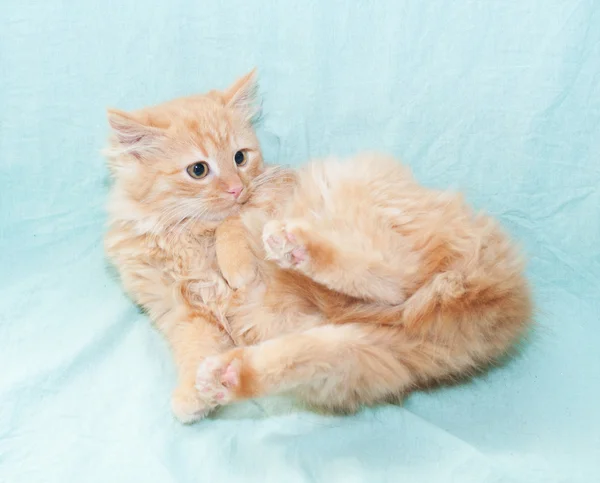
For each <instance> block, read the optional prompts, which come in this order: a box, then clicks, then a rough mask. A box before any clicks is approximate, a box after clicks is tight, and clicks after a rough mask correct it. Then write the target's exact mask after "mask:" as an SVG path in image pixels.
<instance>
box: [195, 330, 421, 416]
mask: <svg viewBox="0 0 600 483" xmlns="http://www.w3.org/2000/svg"><path fill="white" fill-rule="evenodd" d="M417 344H418V343H417V342H411V341H408V340H405V339H404V338H403V336H402V334H401V333H400V332H399V331H398V330H397V329H391V328H389V327H374V326H365V325H361V324H345V325H326V326H322V327H317V328H314V329H310V330H307V331H304V332H300V333H296V334H290V335H286V336H282V337H279V338H277V339H273V340H270V341H266V342H263V343H261V344H258V345H255V346H248V347H243V348H237V349H233V350H231V351H228V352H226V353H224V354H221V355H218V356H214V357H211V358H207V359H206V360H205V361H204V362H203V363H202V364H201V365H200V366H199V368H198V373H197V379H196V387H197V388H198V391H199V392H200V394H202V395H203V397H207V396H208V397H214V396H215V395H218V397H219V398H220V400H221V401H223V402H230V401H237V400H243V399H247V398H254V397H263V396H268V395H272V394H277V393H292V394H294V395H297V396H298V397H299V398H300V399H302V400H304V401H305V402H307V403H309V404H311V405H314V406H318V407H321V408H324V409H329V410H332V411H342V412H352V411H356V410H357V409H358V408H359V407H360V405H362V404H367V405H368V404H374V403H378V402H383V401H389V400H390V398H392V397H396V398H397V397H398V396H399V395H401V394H402V393H404V392H406V391H407V390H408V389H409V388H410V386H411V385H412V383H413V382H414V380H415V379H414V374H413V371H412V369H411V367H412V366H411V364H413V363H415V362H416V361H414V360H411V357H413V359H414V356H411V353H414V352H415V346H416V345H417Z"/></svg>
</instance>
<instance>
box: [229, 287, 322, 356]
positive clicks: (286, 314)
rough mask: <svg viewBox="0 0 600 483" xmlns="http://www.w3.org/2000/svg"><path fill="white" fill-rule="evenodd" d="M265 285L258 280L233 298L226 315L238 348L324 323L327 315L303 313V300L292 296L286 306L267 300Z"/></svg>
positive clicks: (239, 291) (237, 292) (236, 293)
mask: <svg viewBox="0 0 600 483" xmlns="http://www.w3.org/2000/svg"><path fill="white" fill-rule="evenodd" d="M267 290H268V289H267V287H266V285H265V284H264V283H263V282H262V281H261V280H258V279H257V281H255V282H254V283H253V284H252V285H250V286H248V287H245V288H244V289H241V290H238V291H236V292H235V294H234V295H233V296H232V297H231V299H230V302H229V306H228V310H227V313H226V316H227V320H228V322H229V324H230V327H231V333H230V335H231V337H232V339H233V340H234V342H235V343H236V345H240V346H241V345H252V344H257V343H259V342H263V341H266V340H270V339H273V338H275V337H279V336H282V335H285V334H289V333H291V332H301V331H303V330H307V329H310V328H312V327H317V326H319V325H322V324H323V323H325V321H324V316H323V315H322V314H319V313H317V312H315V313H312V314H308V313H306V312H305V311H302V314H301V315H300V311H301V309H300V308H299V307H300V306H302V305H303V304H302V301H301V300H300V299H298V300H295V298H296V297H294V296H293V295H292V296H290V297H289V299H288V300H286V302H287V303H285V304H277V306H275V305H273V304H271V303H270V302H269V301H268V300H265V293H266V291H267Z"/></svg>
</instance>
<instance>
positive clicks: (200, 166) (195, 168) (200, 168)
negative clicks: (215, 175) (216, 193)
mask: <svg viewBox="0 0 600 483" xmlns="http://www.w3.org/2000/svg"><path fill="white" fill-rule="evenodd" d="M187 172H188V174H189V175H190V176H191V177H192V178H195V179H202V178H204V177H206V175H207V174H208V164H206V163H205V162H204V161H202V162H200V163H195V164H190V165H189V166H188V167H187Z"/></svg>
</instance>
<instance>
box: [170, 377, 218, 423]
mask: <svg viewBox="0 0 600 483" xmlns="http://www.w3.org/2000/svg"><path fill="white" fill-rule="evenodd" d="M211 409H212V407H211V406H209V405H208V404H206V403H205V402H204V401H202V400H201V399H200V398H199V397H198V393H197V392H196V391H195V388H194V386H192V385H187V384H186V385H183V384H182V385H180V386H179V387H177V388H176V389H175V391H174V392H173V396H172V397H171V410H172V411H173V415H174V416H175V417H176V418H177V419H178V420H179V422H181V423H183V424H191V423H195V422H196V421H199V420H201V419H203V418H205V417H206V416H207V415H208V413H209V412H210V410H211Z"/></svg>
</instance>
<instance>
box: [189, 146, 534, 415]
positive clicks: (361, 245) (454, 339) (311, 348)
mask: <svg viewBox="0 0 600 483" xmlns="http://www.w3.org/2000/svg"><path fill="white" fill-rule="evenodd" d="M286 200H287V201H286ZM276 204H277V205H278V206H280V209H279V210H278V211H277V212H275V213H274V214H273V215H272V216H271V217H270V218H271V219H270V220H268V219H267V218H265V217H264V216H261V214H257V213H256V212H255V210H253V209H251V208H248V209H246V210H245V211H246V212H245V213H244V214H243V217H244V219H245V222H246V225H247V228H248V234H249V243H250V245H251V246H254V247H255V251H256V260H255V263H256V264H257V267H258V269H259V274H260V275H259V276H258V277H256V278H254V279H253V281H252V282H249V283H248V285H246V286H245V288H244V289H243V290H242V291H243V292H244V297H242V298H239V299H238V300H240V302H241V303H240V304H239V305H238V306H237V307H232V308H231V310H230V312H229V322H230V324H231V328H232V337H233V339H234V341H235V342H236V345H238V346H240V347H238V348H235V349H232V350H230V351H228V352H225V353H224V354H221V355H218V356H214V357H211V358H208V359H207V360H205V361H203V362H202V363H201V365H200V367H199V370H198V376H197V384H198V389H199V392H200V394H202V395H203V396H204V397H205V399H210V398H211V397H213V396H214V395H218V397H219V400H216V399H214V397H213V403H214V404H222V403H225V402H228V401H235V400H240V399H244V398H249V397H260V396H265V395H270V394H276V393H291V394H293V395H295V396H297V397H299V398H300V399H302V400H304V401H306V402H307V403H309V404H311V405H313V406H317V407H320V408H324V409H327V410H334V411H343V412H351V411H355V410H356V409H357V408H358V407H360V406H361V405H363V404H367V405H370V404H376V403H378V402H382V401H389V400H396V399H398V398H401V397H402V396H403V395H404V394H406V393H407V392H408V391H410V390H411V389H413V388H415V387H417V386H422V385H429V384H431V383H435V382H439V381H443V380H447V379H450V378H460V377H464V376H466V375H470V374H472V373H473V372H474V371H476V370H478V369H481V368H484V367H486V365H488V364H489V363H491V362H493V361H494V360H496V359H497V358H498V357H500V356H502V355H503V354H504V353H505V352H506V351H507V350H508V349H509V348H510V347H511V345H512V344H513V343H514V342H515V341H516V340H517V339H518V338H519V336H520V335H521V334H522V333H523V331H524V329H525V328H526V327H527V325H528V323H529V322H530V319H531V302H530V296H529V290H528V287H527V283H526V281H525V279H524V278H523V273H522V272H523V262H522V259H521V257H520V255H519V254H518V252H517V250H516V248H515V247H514V245H513V244H512V243H511V241H510V240H509V239H508V237H507V236H506V235H505V234H504V233H503V232H502V230H501V229H500V228H499V226H498V224H497V223H496V222H495V221H494V220H493V219H491V218H490V217H488V216H486V215H483V214H475V213H473V212H472V210H471V209H470V208H469V207H468V206H466V205H465V204H464V202H463V201H462V199H461V198H460V196H457V195H454V194H451V193H445V192H439V191H434V190H430V189H427V188H424V187H423V186H421V185H419V184H418V183H417V182H415V181H414V179H413V178H412V176H411V175H410V173H409V172H408V170H407V169H406V168H405V167H403V166H401V165H400V163H398V162H397V161H396V160H394V159H392V158H390V157H387V156H383V155H372V154H364V155H359V156H355V157H354V158H351V159H348V160H344V161H342V160H337V159H327V160H324V161H314V162H312V163H309V164H308V165H307V166H306V167H304V168H302V169H301V170H300V172H299V179H298V183H297V186H296V187H295V190H294V191H293V193H290V196H286V197H284V198H282V199H280V200H277V201H276ZM226 231H227V230H226V227H223V229H219V231H218V234H217V242H218V243H220V240H222V238H221V233H223V232H226ZM224 242H225V241H224ZM261 242H262V243H261ZM234 245H235V246H234V247H232V248H231V250H235V249H236V248H235V247H237V246H239V241H237V242H236V243H235V244H234ZM261 245H263V246H264V249H263V248H261ZM222 249H223V250H225V249H224V248H223V247H222ZM243 270H248V269H247V268H244V269H243ZM224 274H225V276H226V277H227V278H232V277H235V275H234V274H231V273H229V274H228V273H226V272H224Z"/></svg>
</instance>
